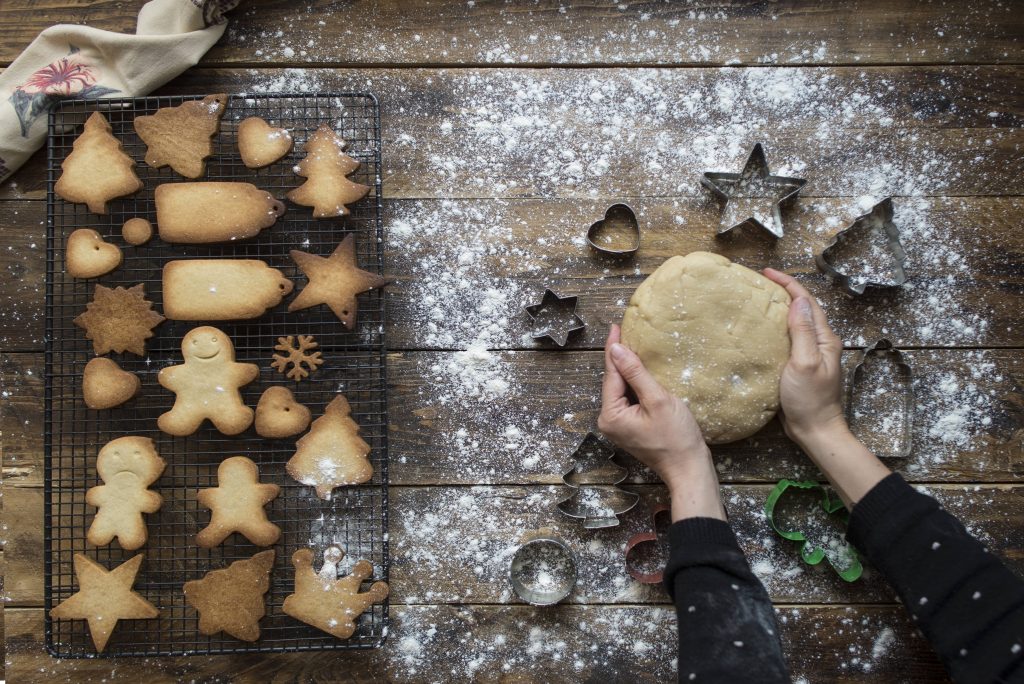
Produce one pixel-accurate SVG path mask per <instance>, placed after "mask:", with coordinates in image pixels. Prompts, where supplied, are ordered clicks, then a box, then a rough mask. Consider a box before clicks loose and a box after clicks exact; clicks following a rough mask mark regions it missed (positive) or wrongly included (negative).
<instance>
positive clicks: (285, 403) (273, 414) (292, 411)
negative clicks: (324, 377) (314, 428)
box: [256, 385, 312, 439]
mask: <svg viewBox="0 0 1024 684" xmlns="http://www.w3.org/2000/svg"><path fill="white" fill-rule="evenodd" d="M311 417H312V416H311V414H310V412H309V409H308V408H306V407H305V406H303V405H302V404H300V403H299V402H297V401H295V395H293V394H292V391H291V390H290V389H288V388H287V387H281V386H280V385H275V386H274V387H268V388H267V390H266V391H265V392H264V393H263V396H261V397H260V401H259V403H258V404H257V405H256V434H258V435H259V436H260V437H267V438H268V439H281V438H283V437H291V436H292V435H297V434H299V433H300V432H302V431H303V430H305V429H306V428H307V427H309V420H310V418H311Z"/></svg>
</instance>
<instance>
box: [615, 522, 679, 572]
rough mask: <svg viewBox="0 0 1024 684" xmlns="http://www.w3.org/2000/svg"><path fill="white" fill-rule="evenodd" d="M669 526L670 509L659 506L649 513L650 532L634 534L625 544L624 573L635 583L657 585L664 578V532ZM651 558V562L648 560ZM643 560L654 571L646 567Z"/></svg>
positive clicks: (666, 546) (665, 543)
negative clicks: (651, 566) (652, 567)
mask: <svg viewBox="0 0 1024 684" xmlns="http://www.w3.org/2000/svg"><path fill="white" fill-rule="evenodd" d="M671 524H672V508H671V507H670V506H666V505H665V504H659V505H657V506H655V507H654V509H653V510H652V511H651V531H650V532H639V533H637V534H634V535H633V536H632V537H630V538H629V541H627V542H626V559H625V560H626V572H628V573H629V575H630V577H632V578H633V579H635V580H636V581H637V582H640V583H642V584H659V583H660V582H661V580H662V579H663V578H664V576H665V563H666V562H668V542H667V540H666V539H665V532H666V531H667V529H668V525H671ZM645 557H646V558H645ZM652 557H653V558H654V560H653V562H652V561H650V560H649V559H650V558H652ZM645 560H647V562H648V563H649V564H651V565H653V566H654V569H650V568H648V567H646V566H645V563H644V561H645Z"/></svg>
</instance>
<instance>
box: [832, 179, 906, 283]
mask: <svg viewBox="0 0 1024 684" xmlns="http://www.w3.org/2000/svg"><path fill="white" fill-rule="evenodd" d="M892 217H893V208H892V197H886V198H885V199H884V200H882V201H881V202H879V203H878V204H876V205H875V206H874V207H872V208H871V211H870V212H868V213H867V214H864V215H863V216H858V217H857V218H856V219H855V220H854V222H853V223H852V224H850V226H849V227H848V228H845V229H844V230H841V231H839V232H838V233H836V236H835V237H834V238H832V241H831V242H830V243H828V245H826V246H825V249H823V250H822V251H821V253H820V254H818V255H817V256H815V257H814V260H815V262H817V264H818V268H819V269H821V271H822V273H825V274H827V275H829V276H831V277H832V278H834V279H835V280H836V281H837V282H838V283H839V284H840V285H842V286H843V287H844V288H846V291H847V292H849V293H850V294H851V295H861V294H864V290H866V289H867V288H869V287H874V288H891V287H899V286H900V285H902V284H903V283H905V282H907V273H906V265H907V253H906V252H904V251H903V245H902V244H901V243H900V229H899V228H897V227H896V224H895V223H893V220H892ZM879 233H882V234H884V235H885V238H886V249H887V250H888V253H889V256H891V257H892V277H891V278H890V279H888V280H878V279H873V276H872V275H871V274H869V273H865V274H862V275H857V274H851V273H843V272H842V271H841V270H839V268H837V266H836V262H837V260H838V259H837V257H838V256H839V254H841V253H842V252H843V251H844V250H847V249H850V247H851V246H853V248H854V249H855V248H856V246H857V245H858V244H862V245H866V246H869V245H870V244H871V239H872V237H874V236H875V235H878V234H879ZM862 251H863V250H862Z"/></svg>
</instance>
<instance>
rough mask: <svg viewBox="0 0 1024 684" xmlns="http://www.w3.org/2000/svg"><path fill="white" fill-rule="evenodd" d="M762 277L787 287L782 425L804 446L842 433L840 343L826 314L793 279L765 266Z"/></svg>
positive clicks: (843, 429) (844, 420) (844, 424)
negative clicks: (787, 343)
mask: <svg viewBox="0 0 1024 684" xmlns="http://www.w3.org/2000/svg"><path fill="white" fill-rule="evenodd" d="M764 275H765V277H766V278H768V279H769V280H772V281H774V282H776V283H778V284H779V285H781V286H782V287H784V288H785V289H786V292H788V293H789V295H790V297H792V299H793V303H792V304H790V307H789V338H790V341H791V343H792V350H791V352H790V357H789V362H788V363H787V364H786V367H785V369H783V371H782V383H781V385H780V387H779V398H780V401H781V404H782V416H781V418H782V426H783V427H784V428H785V429H786V434H787V435H789V438H790V439H792V440H793V441H794V442H796V443H797V444H799V445H801V446H805V445H806V444H807V443H808V442H809V441H810V440H812V439H813V438H814V437H815V436H817V435H820V434H826V433H834V432H836V431H839V432H842V431H845V430H846V429H847V428H846V417H845V415H844V413H843V397H842V384H843V383H842V366H841V365H840V361H839V355H840V353H841V352H842V350H843V343H842V341H840V339H839V338H838V337H837V336H836V334H835V333H833V332H832V328H830V327H829V325H828V320H827V319H826V318H825V312H824V311H822V310H821V307H820V306H818V302H816V301H815V299H814V297H812V296H811V295H810V293H809V292H807V290H806V289H804V287H803V286H802V285H801V284H800V283H798V282H797V281H796V278H794V277H793V276H790V275H787V274H785V273H782V272H780V271H776V270H775V269H771V268H766V269H765V270H764Z"/></svg>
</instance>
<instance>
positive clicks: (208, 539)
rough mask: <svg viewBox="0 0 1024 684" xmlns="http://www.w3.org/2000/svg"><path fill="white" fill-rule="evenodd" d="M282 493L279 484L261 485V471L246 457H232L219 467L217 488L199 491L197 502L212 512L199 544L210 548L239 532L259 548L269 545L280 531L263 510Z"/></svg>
mask: <svg viewBox="0 0 1024 684" xmlns="http://www.w3.org/2000/svg"><path fill="white" fill-rule="evenodd" d="M280 492H281V488H280V487H278V486H277V485H276V484H266V483H261V482H260V470H259V468H258V467H257V466H256V464H255V463H253V462H252V461H251V460H249V459H248V458H246V457H245V456H232V457H231V458H229V459H227V460H225V461H223V462H222V463H221V464H220V466H218V467H217V486H216V487H212V488H210V489H200V490H199V494H197V495H196V501H198V502H199V505H200V506H203V507H204V508H209V509H210V510H211V511H212V513H213V514H212V515H211V516H210V524H209V525H207V526H206V527H204V528H203V529H202V531H201V532H200V533H199V534H198V535H196V543H197V544H199V546H202V547H203V548H206V549H210V548H213V547H214V546H217V545H218V544H220V543H221V542H222V541H224V540H225V539H227V538H228V537H229V536H230V535H231V533H232V532H239V533H241V534H242V536H244V537H245V538H246V539H248V540H249V541H251V542H252V543H253V544H255V545H256V546H270V545H271V544H273V543H274V542H276V541H277V540H278V538H279V537H280V536H281V528H280V527H278V526H277V525H275V524H274V523H272V522H270V521H269V520H267V514H266V512H265V511H264V510H263V507H264V506H266V505H267V504H268V503H270V502H271V501H273V500H274V499H275V498H276V497H277V495H278V494H279V493H280Z"/></svg>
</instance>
